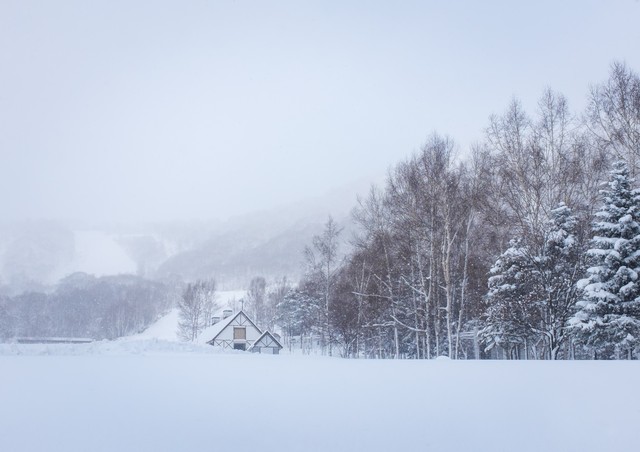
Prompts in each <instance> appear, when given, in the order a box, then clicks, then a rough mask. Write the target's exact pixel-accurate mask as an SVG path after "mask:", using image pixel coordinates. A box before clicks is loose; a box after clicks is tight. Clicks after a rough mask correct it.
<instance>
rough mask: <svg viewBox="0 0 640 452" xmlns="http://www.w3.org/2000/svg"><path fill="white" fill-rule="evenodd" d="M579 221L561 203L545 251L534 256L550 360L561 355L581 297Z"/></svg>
mask: <svg viewBox="0 0 640 452" xmlns="http://www.w3.org/2000/svg"><path fill="white" fill-rule="evenodd" d="M577 224H578V221H577V219H576V217H575V216H574V215H573V214H572V212H571V209H570V208H569V207H567V206H566V205H565V204H564V203H560V205H559V206H558V207H557V208H555V209H554V210H552V211H551V219H550V220H549V221H548V223H547V226H546V231H545V237H544V244H543V248H542V254H541V256H540V257H538V258H536V259H535V265H536V266H537V267H538V268H539V272H538V273H537V274H538V275H539V276H540V281H539V285H540V289H539V293H540V294H541V299H540V300H538V306H539V310H540V321H541V325H540V331H541V333H542V334H543V335H544V338H545V341H546V344H547V348H548V357H549V358H550V359H556V358H557V357H558V352H559V351H560V348H561V347H562V345H563V344H564V342H565V340H566V338H567V328H566V324H567V321H568V320H569V318H570V317H571V315H572V313H573V309H574V306H575V303H576V301H577V298H578V289H577V287H576V283H577V281H578V279H579V277H580V276H581V275H582V274H583V272H584V266H583V263H582V245H581V243H580V241H579V240H578V237H577V233H576V229H577ZM564 357H565V358H567V356H564Z"/></svg>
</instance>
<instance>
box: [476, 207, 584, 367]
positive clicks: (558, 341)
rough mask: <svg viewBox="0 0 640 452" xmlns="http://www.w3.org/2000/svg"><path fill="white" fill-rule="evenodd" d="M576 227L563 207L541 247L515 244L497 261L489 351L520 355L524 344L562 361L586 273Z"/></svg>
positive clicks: (488, 325)
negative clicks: (498, 349)
mask: <svg viewBox="0 0 640 452" xmlns="http://www.w3.org/2000/svg"><path fill="white" fill-rule="evenodd" d="M576 225H577V220H576V218H575V217H574V216H573V215H572V213H571V209H569V208H568V207H567V206H565V205H564V204H560V206H558V207H557V208H556V209H553V210H552V211H551V218H550V219H549V220H548V221H547V223H546V225H545V226H544V231H543V236H542V242H541V243H540V244H539V246H535V245H525V244H524V243H523V241H522V240H519V241H516V240H514V241H512V242H511V246H510V247H509V249H507V250H506V251H505V252H504V253H503V254H502V255H501V256H500V258H499V259H498V260H497V261H496V263H495V265H494V266H493V268H492V269H491V277H490V278H489V293H488V295H487V305H488V307H487V311H486V313H487V320H486V327H485V328H484V330H483V332H482V334H483V336H484V339H485V341H486V342H487V343H488V344H489V348H491V347H492V346H495V345H501V346H503V347H504V348H506V349H507V350H512V351H516V350H517V349H518V348H519V347H520V346H522V347H524V351H525V356H528V351H529V349H531V350H532V351H533V352H534V356H539V357H541V358H549V359H556V358H557V357H558V353H559V350H560V348H561V346H562V345H563V344H564V343H565V341H566V339H567V332H566V322H567V320H568V319H569V318H570V317H571V314H572V312H573V307H574V305H575V303H576V300H577V289H576V282H577V280H578V277H579V276H580V274H581V271H582V262H581V246H580V243H579V241H578V239H577V237H576Z"/></svg>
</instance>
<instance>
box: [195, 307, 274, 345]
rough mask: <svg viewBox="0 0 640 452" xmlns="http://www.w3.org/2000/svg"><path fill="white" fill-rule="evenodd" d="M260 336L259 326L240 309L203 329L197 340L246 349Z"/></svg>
mask: <svg viewBox="0 0 640 452" xmlns="http://www.w3.org/2000/svg"><path fill="white" fill-rule="evenodd" d="M261 336H262V331H261V330H260V328H258V327H257V326H256V324H255V323H253V321H252V320H251V319H250V318H249V317H248V316H247V314H245V313H244V311H240V312H238V313H237V314H235V315H230V316H228V317H227V318H225V319H224V320H221V321H219V322H218V323H216V324H215V325H211V326H210V327H209V328H207V329H205V330H204V331H203V332H202V333H200V336H198V342H200V343H203V344H210V345H215V346H217V347H222V348H227V349H234V350H248V349H249V347H251V346H252V345H253V344H254V342H256V341H257V340H258V339H259V338H260V337H261Z"/></svg>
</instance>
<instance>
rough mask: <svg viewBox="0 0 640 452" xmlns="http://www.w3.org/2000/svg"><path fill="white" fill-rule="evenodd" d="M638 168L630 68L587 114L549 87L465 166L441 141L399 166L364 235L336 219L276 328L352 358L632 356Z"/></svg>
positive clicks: (507, 117) (375, 190)
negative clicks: (345, 229) (343, 247)
mask: <svg viewBox="0 0 640 452" xmlns="http://www.w3.org/2000/svg"><path fill="white" fill-rule="evenodd" d="M638 174H640V78H639V77H638V74H637V73H635V72H634V71H632V70H631V69H630V68H629V67H627V66H626V65H625V64H624V63H614V64H613V65H612V66H611V71H610V74H609V78H608V80H606V81H604V82H602V83H600V84H597V85H594V86H593V87H592V88H591V90H590V92H589V97H588V106H587V108H586V110H585V111H584V112H582V113H581V114H575V113H573V112H571V111H570V110H569V106H568V104H567V101H566V99H565V97H564V96H562V94H560V93H557V92H554V91H552V90H550V89H548V90H546V91H545V92H544V93H543V94H542V96H541V98H540V100H539V102H538V105H537V109H536V111H535V112H533V113H529V112H526V111H524V109H523V107H522V105H521V103H520V102H518V101H517V100H514V101H513V102H512V103H511V104H510V105H509V106H508V108H507V109H506V111H505V112H504V113H503V114H501V115H494V116H491V117H490V120H489V124H488V126H487V128H486V133H485V136H484V138H483V139H482V141H481V142H480V143H479V144H477V145H474V146H473V147H472V148H471V149H470V150H469V151H468V152H467V153H466V155H465V156H464V157H462V156H461V155H460V154H459V152H458V149H457V147H456V145H455V143H454V141H453V139H452V138H450V137H446V136H441V135H438V134H433V135H432V136H431V137H430V138H429V139H428V140H427V141H426V143H425V144H424V146H423V147H422V148H421V149H420V151H419V152H418V153H416V154H415V155H413V156H411V157H410V158H408V159H407V160H405V161H403V162H400V163H399V164H398V165H396V166H395V167H393V168H392V169H391V170H390V171H389V174H388V177H387V180H386V183H385V184H384V186H382V187H372V188H371V190H370V192H369V194H368V195H367V196H366V197H363V198H361V199H358V202H357V206H356V207H355V209H354V211H353V218H354V220H355V222H356V223H357V225H358V233H357V234H356V235H355V236H354V237H342V236H341V229H340V227H339V226H338V225H337V224H336V223H335V222H334V221H333V220H332V219H331V218H330V219H329V220H328V222H327V224H326V225H325V229H324V233H323V234H321V235H319V236H317V237H315V238H314V240H313V242H312V243H311V245H310V246H309V247H308V248H307V249H306V251H305V258H306V259H305V260H306V263H307V271H306V274H305V276H304V278H303V279H302V280H301V281H300V282H299V284H297V286H296V287H295V288H292V289H290V290H288V291H287V293H286V296H284V297H282V300H281V301H280V302H278V304H277V308H276V313H275V315H276V318H277V320H278V323H279V324H280V325H281V327H282V329H283V332H284V333H285V336H288V337H292V338H296V339H297V340H298V341H302V340H303V338H304V337H305V335H306V336H308V337H309V338H311V337H314V338H315V341H316V342H317V344H318V345H319V346H320V347H321V348H322V350H324V351H325V352H326V353H328V354H333V353H334V348H335V349H336V350H337V351H338V352H339V353H340V354H342V355H343V356H349V357H356V356H362V357H381V358H382V357H395V358H399V357H406V358H432V357H436V356H440V355H446V356H449V357H451V358H456V359H459V358H511V359H519V358H521V359H526V358H530V359H533V358H538V359H571V358H602V359H609V358H634V357H636V355H637V352H638V347H639V346H640V342H639V340H640V310H639V309H638V304H639V303H640V292H638V290H639V289H638V287H637V278H638V273H639V272H640V265H639V264H638V259H639V258H640V230H639V229H638V227H639V226H638V225H639V224H640V219H639V218H638V209H639V208H640V197H639V195H638V192H637V191H636V189H635V177H637V176H638ZM603 183H605V185H603ZM344 241H349V243H350V245H351V248H350V251H349V252H348V253H347V254H346V256H339V255H338V253H337V250H338V249H339V244H340V243H341V242H344Z"/></svg>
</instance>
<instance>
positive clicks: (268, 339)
mask: <svg viewBox="0 0 640 452" xmlns="http://www.w3.org/2000/svg"><path fill="white" fill-rule="evenodd" d="M280 350H282V345H281V344H280V342H279V341H278V339H276V337H275V335H274V334H271V333H270V332H269V331H265V332H264V333H262V336H260V337H259V338H258V339H256V341H255V342H254V343H253V345H252V346H251V347H249V351H250V352H252V353H266V354H269V355H277V354H279V353H280Z"/></svg>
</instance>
